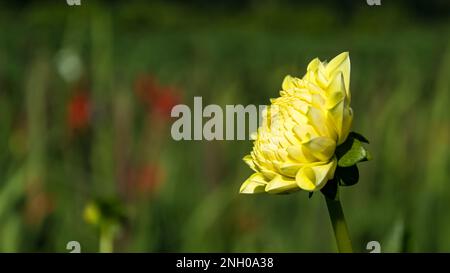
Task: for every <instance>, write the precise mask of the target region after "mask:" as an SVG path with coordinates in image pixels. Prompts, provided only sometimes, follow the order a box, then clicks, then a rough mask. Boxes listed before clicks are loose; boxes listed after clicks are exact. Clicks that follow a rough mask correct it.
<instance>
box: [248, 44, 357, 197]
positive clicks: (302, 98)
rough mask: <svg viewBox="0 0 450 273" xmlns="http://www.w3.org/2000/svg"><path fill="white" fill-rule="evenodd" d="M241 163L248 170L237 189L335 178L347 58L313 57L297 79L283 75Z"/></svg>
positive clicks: (277, 188)
mask: <svg viewBox="0 0 450 273" xmlns="http://www.w3.org/2000/svg"><path fill="white" fill-rule="evenodd" d="M263 114H264V116H263V122H262V125H261V127H259V128H258V131H257V132H256V134H255V136H254V139H255V141H254V147H253V151H252V152H251V153H250V155H247V156H245V157H244V161H245V162H246V163H247V164H248V165H249V166H250V168H252V169H253V170H254V171H255V173H254V174H252V175H251V176H250V177H249V178H248V179H247V180H246V181H245V182H244V183H243V184H242V186H241V189H240V193H247V194H249V193H259V192H268V193H286V192H292V191H296V190H299V189H303V190H306V191H310V192H312V191H317V190H320V189H321V188H322V187H323V186H324V185H325V184H326V183H327V181H328V180H330V179H332V178H333V177H334V172H335V170H336V166H337V159H336V156H335V149H336V147H337V146H338V145H339V144H342V143H343V142H344V141H345V140H346V138H347V136H348V134H349V131H350V127H351V124H352V118H353V113H352V109H351V108H350V58H349V55H348V52H344V53H341V54H339V55H338V56H336V57H335V58H334V59H332V60H331V61H330V62H328V63H327V62H321V61H320V60H319V59H317V58H316V59H314V60H312V61H311V62H310V63H309V65H308V68H307V72H306V74H305V76H304V77H303V78H302V79H299V78H295V77H291V76H289V75H288V76H286V77H285V79H284V81H283V84H282V90H281V91H280V97H278V98H276V99H272V100H271V105H270V106H269V107H268V108H267V109H266V113H263Z"/></svg>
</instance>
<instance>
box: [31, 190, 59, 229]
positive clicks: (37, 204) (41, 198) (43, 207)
mask: <svg viewBox="0 0 450 273" xmlns="http://www.w3.org/2000/svg"><path fill="white" fill-rule="evenodd" d="M54 207H55V205H54V202H53V198H52V197H51V196H50V195H49V194H48V193H46V192H44V191H38V192H35V193H28V197H27V199H26V203H25V221H26V223H27V224H29V225H31V226H39V225H40V224H41V223H42V221H43V220H44V219H45V218H46V217H47V216H48V215H49V214H51V213H52V212H53V210H54Z"/></svg>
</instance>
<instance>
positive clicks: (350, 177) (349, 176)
mask: <svg viewBox="0 0 450 273" xmlns="http://www.w3.org/2000/svg"><path fill="white" fill-rule="evenodd" d="M335 175H337V176H338V177H339V178H340V182H339V184H340V185H342V186H352V185H355V184H356V183H358V180H359V171H358V167H357V166H356V165H353V166H350V167H338V168H337V169H336V174H335Z"/></svg>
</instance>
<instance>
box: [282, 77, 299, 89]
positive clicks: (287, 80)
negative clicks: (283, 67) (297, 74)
mask: <svg viewBox="0 0 450 273" xmlns="http://www.w3.org/2000/svg"><path fill="white" fill-rule="evenodd" d="M296 87H299V85H298V79H297V78H294V77H292V76H291V75H287V76H286V77H284V80H283V83H282V84H281V88H282V89H283V90H289V89H292V88H296Z"/></svg>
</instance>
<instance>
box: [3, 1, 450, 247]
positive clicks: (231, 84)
mask: <svg viewBox="0 0 450 273" xmlns="http://www.w3.org/2000/svg"><path fill="white" fill-rule="evenodd" d="M309 2H313V1H309ZM361 2H362V3H356V4H355V3H353V4H351V2H349V1H344V2H343V4H342V6H339V5H337V4H332V3H333V2H332V1H324V3H323V4H312V3H308V2H307V1H301V3H296V2H294V1H282V2H281V3H278V4H277V2H272V1H261V2H260V1H244V2H243V3H240V2H238V1H231V2H226V1H223V2H219V4H208V2H206V1H193V2H192V3H191V4H192V5H188V4H185V3H183V2H182V1H167V2H163V1H156V2H152V3H147V2H145V1H130V3H128V2H127V3H126V4H125V3H119V2H118V1H113V2H112V3H110V2H106V1H89V2H87V1H82V5H81V6H79V7H69V6H67V5H66V3H65V2H64V1H61V3H58V4H55V3H54V2H51V1H27V2H25V4H11V3H10V4H6V3H2V4H0V7H1V8H0V33H1V37H2V38H1V39H0V251H1V252H68V251H67V250H66V244H67V243H68V242H69V241H78V242H80V244H81V251H82V252H98V251H99V242H100V248H101V245H102V243H101V242H102V240H103V242H104V245H103V246H104V247H105V248H104V250H106V251H111V250H112V251H116V252H160V251H162V252H179V251H180V252H210V251H211V252H333V251H335V245H334V239H333V234H332V231H331V230H330V228H329V225H330V223H329V219H328V215H327V212H326V208H325V206H324V204H323V200H321V199H322V196H320V194H314V195H313V196H312V197H311V198H308V194H307V193H306V192H299V193H294V194H290V195H285V196H283V197H282V198H280V197H279V196H267V195H261V196H258V195H255V196H242V195H239V194H238V191H239V187H240V185H241V184H242V182H243V181H244V180H245V179H246V178H247V177H248V176H249V175H250V174H251V171H250V170H249V169H248V168H247V167H246V166H245V164H243V162H242V157H243V156H244V155H246V154H247V153H248V151H249V150H250V149H251V147H252V142H251V141H248V140H247V141H174V140H173V139H172V138H171V135H170V128H171V125H172V123H173V122H174V119H173V118H171V117H170V111H171V109H172V107H173V106H175V105H177V104H180V103H183V104H187V105H190V106H192V103H193V97H194V96H202V97H203V103H204V104H218V105H221V106H224V105H227V104H243V105H247V104H255V105H266V104H268V103H269V101H268V99H267V98H274V97H277V96H278V92H279V90H280V88H281V86H280V83H281V81H282V79H283V78H284V76H285V75H287V74H290V75H294V76H299V77H301V76H303V74H304V73H305V71H304V70H303V69H304V68H305V67H306V65H307V63H308V61H309V60H311V59H313V58H315V57H316V56H320V57H321V58H326V59H329V58H332V57H334V56H336V55H337V54H338V53H340V52H343V51H349V52H350V56H351V62H352V81H351V91H352V108H353V111H354V112H355V120H354V121H353V122H354V123H353V129H354V130H356V131H358V132H361V133H363V134H364V135H365V136H367V137H368V139H369V140H370V150H371V152H372V155H373V161H372V162H371V163H370V164H364V165H362V166H361V167H360V182H359V183H358V184H357V185H356V186H354V187H349V188H345V189H344V190H343V191H342V192H341V194H342V202H343V206H344V207H345V210H346V216H347V218H348V219H347V220H348V222H349V227H350V234H351V236H352V240H353V244H354V248H355V250H356V251H360V252H367V250H366V244H367V243H368V242H369V241H379V242H380V244H381V251H382V252H450V201H449V200H450V175H449V155H450V151H449V139H450V136H449V129H450V128H449V125H450V117H449V108H448V106H449V102H450V99H449V93H450V77H449V75H450V39H449V37H450V21H449V15H450V13H449V11H450V7H449V5H448V4H447V3H446V2H445V1H431V2H429V1H428V3H429V5H430V7H431V8H430V9H432V8H433V7H434V9H433V10H432V11H433V12H435V13H432V11H431V10H423V9H422V8H421V6H420V5H419V4H420V1H415V2H414V3H415V4H416V5H415V6H414V7H415V8H411V7H409V8H408V3H409V2H408V1H401V2H399V3H398V4H397V5H395V6H394V5H393V4H390V3H387V1H386V3H385V2H383V5H382V6H381V7H370V6H368V5H366V4H365V3H364V1H361ZM429 14H432V15H429ZM108 241H109V243H110V244H111V246H110V247H111V249H110V248H109V246H108Z"/></svg>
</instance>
